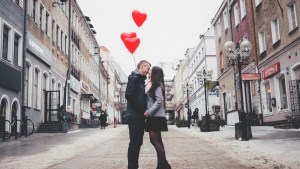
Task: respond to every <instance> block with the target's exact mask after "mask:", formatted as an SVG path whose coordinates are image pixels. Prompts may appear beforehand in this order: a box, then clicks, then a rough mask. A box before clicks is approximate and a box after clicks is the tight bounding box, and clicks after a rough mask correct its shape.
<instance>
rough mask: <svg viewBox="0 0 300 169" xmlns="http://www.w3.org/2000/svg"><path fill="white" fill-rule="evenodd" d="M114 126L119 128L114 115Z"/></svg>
mask: <svg viewBox="0 0 300 169" xmlns="http://www.w3.org/2000/svg"><path fill="white" fill-rule="evenodd" d="M114 128H117V118H116V117H114Z"/></svg>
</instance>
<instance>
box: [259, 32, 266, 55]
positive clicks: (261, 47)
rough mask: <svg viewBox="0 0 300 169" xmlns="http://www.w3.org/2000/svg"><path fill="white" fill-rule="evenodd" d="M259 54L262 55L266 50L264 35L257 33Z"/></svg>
mask: <svg viewBox="0 0 300 169" xmlns="http://www.w3.org/2000/svg"><path fill="white" fill-rule="evenodd" d="M258 43H259V53H260V54H262V53H263V52H264V51H265V50H266V40H265V33H264V32H258Z"/></svg>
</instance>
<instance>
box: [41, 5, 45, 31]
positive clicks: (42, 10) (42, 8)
mask: <svg viewBox="0 0 300 169" xmlns="http://www.w3.org/2000/svg"><path fill="white" fill-rule="evenodd" d="M43 12H44V7H43V6H42V5H41V6H40V28H41V29H42V30H43V29H44V27H43V23H44V22H43Z"/></svg>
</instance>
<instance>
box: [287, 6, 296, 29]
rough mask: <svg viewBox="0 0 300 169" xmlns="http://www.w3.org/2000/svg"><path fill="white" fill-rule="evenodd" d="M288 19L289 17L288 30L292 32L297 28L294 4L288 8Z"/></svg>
mask: <svg viewBox="0 0 300 169" xmlns="http://www.w3.org/2000/svg"><path fill="white" fill-rule="evenodd" d="M288 17H289V28H290V31H292V30H294V29H295V28H296V27H297V26H298V23H297V12H296V3H295V2H294V3H293V4H292V5H290V6H289V7H288Z"/></svg>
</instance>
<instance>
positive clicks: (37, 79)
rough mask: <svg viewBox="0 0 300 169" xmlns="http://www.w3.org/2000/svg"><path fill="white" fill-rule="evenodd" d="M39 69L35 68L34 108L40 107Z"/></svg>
mask: <svg viewBox="0 0 300 169" xmlns="http://www.w3.org/2000/svg"><path fill="white" fill-rule="evenodd" d="M39 73H40V71H39V69H37V68H35V69H34V82H33V99H34V100H33V108H35V109H37V108H38V101H39V100H38V95H39Z"/></svg>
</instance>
